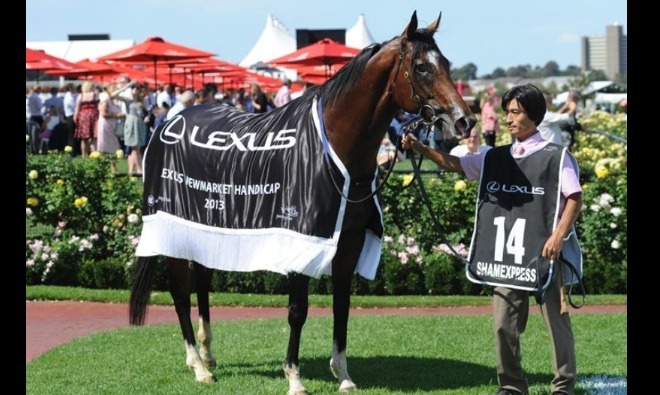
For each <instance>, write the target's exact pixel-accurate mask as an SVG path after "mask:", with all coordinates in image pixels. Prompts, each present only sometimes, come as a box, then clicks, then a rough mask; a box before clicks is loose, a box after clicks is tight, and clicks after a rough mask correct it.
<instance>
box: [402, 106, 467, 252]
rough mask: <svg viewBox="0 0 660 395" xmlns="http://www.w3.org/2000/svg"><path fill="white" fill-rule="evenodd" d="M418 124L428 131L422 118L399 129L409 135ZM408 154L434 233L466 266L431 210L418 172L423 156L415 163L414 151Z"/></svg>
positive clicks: (427, 124)
mask: <svg viewBox="0 0 660 395" xmlns="http://www.w3.org/2000/svg"><path fill="white" fill-rule="evenodd" d="M420 122H421V123H422V124H423V128H424V129H426V130H424V131H425V132H428V131H429V130H430V123H428V122H425V121H424V120H423V118H417V119H415V118H413V119H412V120H410V121H408V122H406V123H405V124H404V125H403V126H402V127H401V129H402V130H403V133H404V134H406V133H410V132H411V131H412V130H414V129H417V127H418V126H419V123H420ZM410 154H411V157H410V161H411V162H412V166H413V171H414V175H413V181H414V180H415V179H416V180H417V185H418V186H419V193H420V195H421V196H422V201H423V202H424V205H425V206H426V209H427V210H429V214H430V216H431V222H433V227H434V228H435V231H436V232H437V233H438V236H439V237H440V242H441V243H442V244H445V245H446V246H447V248H448V249H449V251H451V255H453V256H454V258H456V259H458V260H459V261H460V262H461V263H462V264H464V265H467V264H468V261H467V259H465V258H464V257H463V256H462V255H461V254H459V253H458V252H456V250H455V249H454V247H452V245H451V243H450V242H449V241H448V240H447V236H446V234H447V232H445V229H444V228H443V227H442V225H441V224H440V221H438V215H437V214H436V212H435V210H433V205H432V204H431V200H430V199H429V195H428V193H427V192H426V187H425V186H424V181H423V180H422V176H421V172H420V167H421V162H422V159H423V156H421V155H420V160H419V162H417V161H415V151H414V150H410ZM411 185H412V183H411Z"/></svg>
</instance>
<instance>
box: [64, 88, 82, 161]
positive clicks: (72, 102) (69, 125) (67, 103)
mask: <svg viewBox="0 0 660 395" xmlns="http://www.w3.org/2000/svg"><path fill="white" fill-rule="evenodd" d="M77 98H78V92H77V91H76V87H75V86H74V85H73V84H72V83H68V84H66V93H65V94H64V99H63V106H64V122H65V123H66V129H67V141H66V144H67V145H68V146H69V147H71V148H73V151H72V152H71V156H77V155H80V143H78V144H76V142H75V139H74V138H73V132H75V130H76V123H75V122H74V120H73V114H74V113H75V111H76V99H77ZM76 147H77V148H76Z"/></svg>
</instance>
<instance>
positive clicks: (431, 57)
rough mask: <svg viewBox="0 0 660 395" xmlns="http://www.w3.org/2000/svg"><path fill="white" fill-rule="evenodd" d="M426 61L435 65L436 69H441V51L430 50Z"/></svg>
mask: <svg viewBox="0 0 660 395" xmlns="http://www.w3.org/2000/svg"><path fill="white" fill-rule="evenodd" d="M426 61H427V62H429V63H430V64H432V65H433V67H434V68H435V69H436V70H439V69H440V52H438V51H429V52H427V53H426Z"/></svg>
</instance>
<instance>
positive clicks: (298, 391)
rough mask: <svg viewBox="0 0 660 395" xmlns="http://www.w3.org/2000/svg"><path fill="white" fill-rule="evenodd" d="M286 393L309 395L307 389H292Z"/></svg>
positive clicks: (290, 394) (289, 394) (288, 394)
mask: <svg viewBox="0 0 660 395" xmlns="http://www.w3.org/2000/svg"><path fill="white" fill-rule="evenodd" d="M287 395H309V393H308V392H307V390H297V391H296V390H294V391H289V392H288V393H287Z"/></svg>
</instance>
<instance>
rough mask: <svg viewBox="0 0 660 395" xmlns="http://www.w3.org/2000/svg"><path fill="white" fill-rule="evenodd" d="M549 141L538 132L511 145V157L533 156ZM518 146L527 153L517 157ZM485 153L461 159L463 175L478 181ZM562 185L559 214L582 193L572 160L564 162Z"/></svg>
mask: <svg viewBox="0 0 660 395" xmlns="http://www.w3.org/2000/svg"><path fill="white" fill-rule="evenodd" d="M548 143H549V142H548V141H546V140H543V137H541V133H539V132H538V131H536V132H535V133H534V134H532V135H531V136H529V137H528V138H527V139H526V140H523V141H518V139H516V141H514V142H513V144H511V155H512V156H513V157H514V158H522V157H525V156H527V155H531V154H533V153H534V152H536V151H538V150H540V149H541V148H543V147H545V146H546V145H548ZM518 145H522V146H523V148H524V149H525V152H524V153H523V154H522V155H517V154H515V153H514V150H515V149H516V147H517V146H518ZM485 156H486V155H485V153H481V154H479V155H466V156H462V157H460V158H459V160H460V161H461V167H462V168H463V173H465V176H466V177H467V178H468V179H469V180H478V179H479V177H480V175H481V168H482V166H483V163H484V158H485ZM561 172H562V177H561V178H562V183H561V195H562V196H561V199H560V200H561V202H560V203H559V212H560V213H561V212H563V211H564V205H565V203H566V198H567V197H568V196H571V195H572V194H574V193H577V192H582V186H581V185H580V179H579V177H578V170H577V169H576V167H575V165H574V163H573V161H572V160H570V159H567V160H565V161H564V164H563V166H562V170H561Z"/></svg>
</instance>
